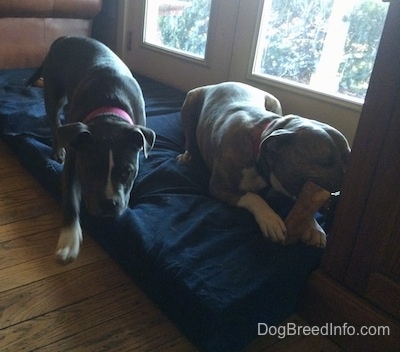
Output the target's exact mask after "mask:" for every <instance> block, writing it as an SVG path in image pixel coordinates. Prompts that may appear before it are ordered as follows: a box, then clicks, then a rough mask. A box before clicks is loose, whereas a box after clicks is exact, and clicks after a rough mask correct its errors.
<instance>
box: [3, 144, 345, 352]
mask: <svg viewBox="0 0 400 352" xmlns="http://www.w3.org/2000/svg"><path fill="white" fill-rule="evenodd" d="M0 165H1V168H0V351H2V352H5V351H10V352H18V351H57V352H58V351H85V352H87V351H93V352H99V351H108V352H113V351H146V352H147V351H171V352H175V351H182V352H190V351H196V349H195V348H194V347H193V346H192V345H191V343H190V342H189V341H188V340H187V339H186V338H185V337H184V336H183V335H182V334H181V333H180V331H179V330H178V329H177V328H176V327H175V326H174V325H173V324H172V323H171V322H170V321H169V320H168V319H167V318H166V317H165V316H164V315H163V313H162V312H161V311H160V310H159V309H158V308H157V307H156V306H155V305H154V304H153V303H152V302H151V301H150V299H149V298H148V297H146V295H145V294H144V293H143V292H142V290H141V289H140V288H139V287H138V286H136V285H135V284H134V283H133V282H132V281H131V279H130V278H129V277H128V276H127V275H126V274H125V273H124V272H123V271H122V269H121V268H120V267H119V266H118V265H117V264H116V263H115V262H113V260H112V259H111V258H110V257H109V256H108V255H107V253H105V252H104V251H103V249H102V248H101V247H100V246H98V245H97V244H96V243H95V242H94V241H93V240H92V239H91V238H90V236H88V235H86V236H85V235H84V237H85V239H84V242H83V247H82V251H81V253H80V255H79V257H78V260H77V261H76V262H75V263H73V264H69V265H67V266H60V265H59V264H57V263H56V262H55V260H54V258H53V251H54V249H55V246H56V243H57V237H58V231H59V228H60V226H61V213H60V208H59V206H58V204H57V203H56V202H55V201H54V200H53V199H52V198H51V197H50V196H49V194H48V193H47V192H46V191H45V190H43V189H42V188H41V187H40V185H39V184H38V183H37V182H36V181H35V180H34V179H33V178H32V177H31V176H30V175H29V174H28V173H27V172H26V171H25V170H24V169H23V168H22V167H21V165H20V164H19V162H18V161H17V160H16V158H15V156H14V155H13V154H12V153H11V152H10V151H9V150H8V148H7V147H6V146H5V145H4V144H3V142H2V141H0ZM289 321H290V322H295V323H297V324H301V325H305V324H306V322H304V321H303V320H302V319H301V318H300V317H298V316H296V315H293V316H292V317H291V318H290V319H289ZM256 351H309V352H313V351H328V352H329V351H332V352H333V351H341V349H340V348H339V347H338V346H337V345H335V344H334V343H333V342H332V341H330V340H329V339H327V338H324V337H315V336H314V337H308V336H290V337H287V338H285V339H279V338H278V337H271V336H270V337H260V338H259V339H257V340H255V341H254V342H253V343H252V344H250V346H248V348H246V352H256Z"/></svg>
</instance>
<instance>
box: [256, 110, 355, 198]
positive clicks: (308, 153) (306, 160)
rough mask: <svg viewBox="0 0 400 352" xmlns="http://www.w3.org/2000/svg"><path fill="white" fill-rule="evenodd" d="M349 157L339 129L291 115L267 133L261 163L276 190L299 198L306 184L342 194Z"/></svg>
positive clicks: (271, 127) (264, 135) (270, 127)
mask: <svg viewBox="0 0 400 352" xmlns="http://www.w3.org/2000/svg"><path fill="white" fill-rule="evenodd" d="M349 155H350V147H349V144H348V142H347V140H346V138H345V137H344V136H343V134H341V133H340V132H339V131H338V130H336V129H335V128H333V127H331V126H329V125H327V124H324V123H321V122H318V121H314V120H310V119H307V118H304V117H300V116H296V115H287V116H285V117H282V118H280V119H277V120H275V121H274V122H273V123H272V124H271V125H270V126H269V127H268V128H267V129H266V130H265V131H264V132H263V134H262V141H261V144H260V153H259V156H258V160H257V164H258V168H259V169H260V172H261V173H262V174H263V175H264V176H265V177H266V178H267V181H268V182H270V183H271V185H272V186H273V187H274V188H275V189H277V190H279V191H283V192H284V193H288V194H289V195H290V196H294V197H297V196H298V194H299V193H300V191H301V189H302V187H303V185H304V183H305V182H306V181H311V182H314V183H315V184H317V185H318V186H320V187H322V188H324V189H326V190H328V191H330V192H336V191H338V190H339V189H340V185H341V183H342V180H343V176H344V174H345V172H346V169H347V162H348V158H349Z"/></svg>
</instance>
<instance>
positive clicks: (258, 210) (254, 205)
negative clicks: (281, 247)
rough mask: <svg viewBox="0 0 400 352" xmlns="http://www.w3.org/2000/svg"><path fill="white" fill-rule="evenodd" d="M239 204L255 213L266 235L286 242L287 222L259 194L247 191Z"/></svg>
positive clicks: (275, 240) (273, 239) (277, 240)
mask: <svg viewBox="0 0 400 352" xmlns="http://www.w3.org/2000/svg"><path fill="white" fill-rule="evenodd" d="M237 206H238V207H242V208H245V209H247V210H248V211H250V212H251V213H252V214H253V215H254V217H255V219H256V221H257V223H258V226H260V229H261V231H262V233H263V235H264V236H265V237H268V238H269V239H271V240H272V241H274V242H281V243H284V242H285V240H286V226H285V223H284V222H283V220H282V219H281V218H280V216H279V215H278V214H277V213H275V211H274V210H273V209H272V208H271V207H270V206H269V205H268V204H267V203H266V202H265V200H264V199H262V198H261V197H260V196H259V195H257V194H255V193H252V192H247V193H245V194H244V195H243V196H241V197H240V199H239V201H238V203H237Z"/></svg>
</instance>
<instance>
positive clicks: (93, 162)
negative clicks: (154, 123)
mask: <svg viewBox="0 0 400 352" xmlns="http://www.w3.org/2000/svg"><path fill="white" fill-rule="evenodd" d="M58 138H59V140H60V143H61V145H62V146H65V147H66V148H67V158H73V159H74V160H73V161H72V162H73V163H74V170H75V171H74V173H76V181H77V182H78V184H77V187H79V191H80V193H81V196H82V198H83V201H84V203H85V205H86V208H87V209H88V211H89V213H90V214H92V215H94V216H118V215H120V214H121V213H122V212H123V211H124V210H125V209H126V208H127V206H128V202H129V198H130V193H131V190H132V187H133V183H134V181H135V179H136V176H137V174H138V170H139V153H140V151H142V150H143V152H144V155H145V157H147V154H148V153H149V151H150V150H151V149H152V147H153V145H154V140H155V133H154V132H153V131H152V130H151V129H149V128H146V127H143V126H138V125H135V126H130V125H127V124H126V123H119V124H118V123H113V124H109V123H106V122H104V123H97V124H95V125H92V126H91V125H86V124H84V123H81V122H77V123H71V124H67V125H64V126H62V127H60V128H59V129H58ZM66 161H67V160H66ZM67 177H69V176H67Z"/></svg>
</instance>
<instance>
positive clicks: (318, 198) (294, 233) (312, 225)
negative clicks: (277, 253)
mask: <svg viewBox="0 0 400 352" xmlns="http://www.w3.org/2000/svg"><path fill="white" fill-rule="evenodd" d="M330 197H331V193H330V192H329V191H327V190H325V189H323V188H321V187H319V186H318V185H316V184H315V183H313V182H306V183H305V184H304V186H303V188H302V190H301V192H300V194H299V196H298V198H297V200H296V203H295V204H294V206H293V208H292V210H291V211H290V213H289V215H288V216H287V217H286V219H285V225H286V230H287V240H286V243H296V242H299V241H300V242H304V243H306V244H308V245H311V246H315V247H320V248H322V247H325V246H326V233H325V231H324V230H323V229H322V227H321V226H320V225H319V224H318V223H317V221H316V220H315V218H314V215H315V212H316V211H317V210H318V209H320V208H321V207H322V206H323V205H324V204H325V203H326V202H327V201H328V200H329V198H330Z"/></svg>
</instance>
